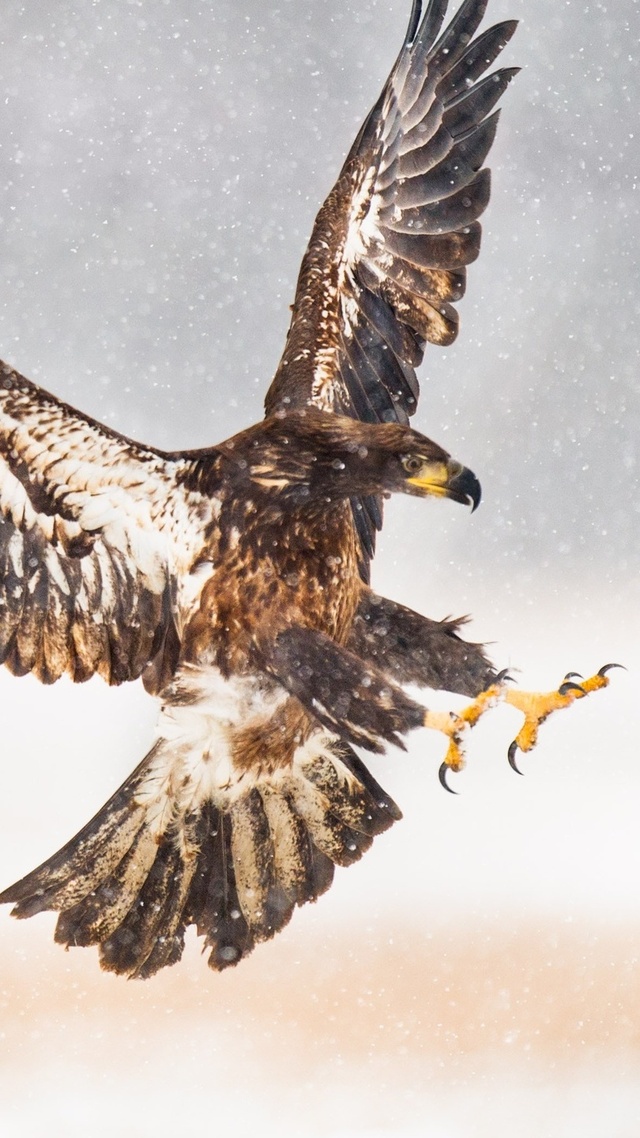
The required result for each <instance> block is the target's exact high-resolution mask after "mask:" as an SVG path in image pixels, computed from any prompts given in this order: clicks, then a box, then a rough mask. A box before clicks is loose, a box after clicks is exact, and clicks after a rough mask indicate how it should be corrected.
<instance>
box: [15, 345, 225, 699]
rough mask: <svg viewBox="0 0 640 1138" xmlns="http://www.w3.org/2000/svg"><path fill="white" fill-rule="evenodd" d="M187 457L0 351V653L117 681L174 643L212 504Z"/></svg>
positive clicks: (51, 676) (27, 668) (46, 669)
mask: <svg viewBox="0 0 640 1138" xmlns="http://www.w3.org/2000/svg"><path fill="white" fill-rule="evenodd" d="M191 457H192V456H189V455H181V454H175V455H171V454H165V453H163V452H161V451H157V450H154V449H152V448H149V447H143V446H140V445H138V444H137V443H134V442H132V441H131V440H129V439H126V438H124V437H123V436H121V435H118V434H117V433H116V432H115V431H110V430H109V429H108V428H106V427H104V426H102V425H101V424H99V423H96V422H94V421H93V420H91V419H89V418H88V417H86V416H83V415H81V414H80V413H79V412H77V411H74V410H73V408H71V407H69V406H68V405H66V404H64V403H62V402H60V401H59V400H58V399H56V398H55V397H54V396H51V395H49V394H48V393H47V392H45V391H43V390H42V389H41V388H39V387H37V385H36V384H33V383H31V382H30V381H29V380H27V379H25V378H24V377H23V376H21V375H19V374H18V373H17V372H15V371H13V369H12V368H10V367H9V366H8V365H6V364H0V663H4V664H6V665H7V666H8V667H9V668H10V670H11V671H12V672H14V673H15V674H16V675H25V674H26V673H27V672H33V673H34V674H35V675H36V676H37V677H38V679H40V680H42V681H43V682H44V683H53V682H54V681H55V680H57V679H59V677H60V676H61V675H63V674H64V673H67V674H69V675H70V676H71V677H72V678H73V679H74V680H75V681H76V682H79V681H83V680H86V679H88V678H89V677H90V676H92V675H94V674H96V673H97V674H99V675H101V676H102V677H103V678H104V679H105V680H107V681H108V682H109V683H116V684H117V683H122V682H124V681H126V680H130V679H134V678H135V677H137V676H139V675H140V674H141V673H142V672H143V670H144V669H145V668H146V667H147V666H148V665H149V664H150V663H151V662H152V661H153V659H154V656H155V654H156V653H157V652H158V651H160V650H161V649H162V650H163V651H164V646H165V645H166V644H167V643H172V640H171V635H170V631H169V626H170V624H171V622H172V621H174V620H175V619H177V618H178V617H179V613H177V611H176V610H178V609H179V603H180V597H179V592H180V589H179V583H180V581H181V580H182V579H183V578H184V577H185V576H188V573H189V569H190V568H191V566H192V564H193V563H194V562H195V561H196V560H197V558H198V556H199V555H200V553H201V550H202V545H203V532H204V530H205V528H206V526H207V523H208V522H210V521H211V518H212V511H213V510H214V508H215V503H214V502H213V501H212V500H211V498H210V497H208V498H206V499H204V498H202V497H201V496H200V495H199V494H198V492H197V491H195V490H194V489H193V488H190V489H187V487H186V485H185V478H184V474H185V472H186V471H187V470H188V469H189V466H190V461H191ZM199 461H200V462H201V461H202V456H201V455H200V456H199ZM194 506H195V507H196V509H194V508H193V507H194ZM162 671H163V669H162V668H161V669H160V671H159V674H160V672H162Z"/></svg>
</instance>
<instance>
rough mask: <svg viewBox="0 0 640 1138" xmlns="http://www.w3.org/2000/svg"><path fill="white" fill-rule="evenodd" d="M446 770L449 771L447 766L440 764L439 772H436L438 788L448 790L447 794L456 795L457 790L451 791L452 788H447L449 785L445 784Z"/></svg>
mask: <svg viewBox="0 0 640 1138" xmlns="http://www.w3.org/2000/svg"><path fill="white" fill-rule="evenodd" d="M448 770H449V767H448V766H447V764H446V763H441V764H440V770H439V771H438V778H439V780H440V786H444V788H445V790H448V791H449V794H457V793H458V791H457V790H453V789H452V788H451V787H450V786H449V783H448V782H447V771H448Z"/></svg>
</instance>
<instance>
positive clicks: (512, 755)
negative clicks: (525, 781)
mask: <svg viewBox="0 0 640 1138" xmlns="http://www.w3.org/2000/svg"><path fill="white" fill-rule="evenodd" d="M517 753H518V744H517V743H516V741H515V739H514V740H513V743H512V744H511V746H510V747H509V751H508V755H509V766H510V767H511V770H512V771H515V772H516V774H522V771H521V770H518V767H517V764H516V755H517ZM523 777H524V775H523Z"/></svg>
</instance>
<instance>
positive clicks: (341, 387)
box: [265, 0, 517, 578]
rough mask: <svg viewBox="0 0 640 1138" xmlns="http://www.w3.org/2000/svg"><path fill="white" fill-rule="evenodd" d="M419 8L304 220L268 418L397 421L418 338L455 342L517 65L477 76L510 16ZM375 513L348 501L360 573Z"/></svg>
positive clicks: (478, 9)
mask: <svg viewBox="0 0 640 1138" xmlns="http://www.w3.org/2000/svg"><path fill="white" fill-rule="evenodd" d="M420 8H421V5H420V3H418V2H417V0H415V2H414V4H413V6H412V11H411V18H410V21H409V28H408V31H407V35H406V37H405V41H404V44H403V46H402V50H401V52H400V55H399V57H398V59H397V61H396V64H395V66H394V68H393V70H392V72H391V75H390V76H389V79H388V81H387V83H386V85H385V87H384V89H383V91H382V94H381V95H380V98H379V99H378V102H377V103H376V105H375V107H374V108H373V110H372V111H371V113H370V115H369V116H368V118H367V119H366V121H365V123H364V125H363V127H362V129H361V131H360V133H359V135H358V137H357V139H356V141H355V143H354V145H353V147H352V149H351V151H350V153H349V156H348V158H347V160H346V162H345V165H344V167H343V169H342V171H341V174H340V176H339V178H338V181H337V183H336V185H335V186H334V188H333V190H332V191H331V193H330V194H329V196H328V198H327V200H326V201H325V203H324V205H323V206H322V209H321V210H320V213H319V214H318V217H317V218H316V222H315V226H314V229H313V233H312V235H311V240H310V243H309V246H308V249H307V252H306V254H305V257H304V259H303V262H302V267H301V270H300V276H299V279H298V286H297V290H296V298H295V303H294V306H293V318H292V321H291V326H290V329H289V334H288V337H287V343H286V346H285V350H284V353H283V356H282V359H281V361H280V364H279V366H278V369H277V371H276V375H275V377H274V380H273V383H272V384H271V387H270V389H269V391H268V393H267V398H266V401H265V407H266V411H267V414H273V413H275V412H276V411H279V410H285V411H286V410H289V409H292V408H294V407H301V406H305V405H307V404H309V403H311V404H315V405H316V406H319V407H321V408H322V409H323V410H326V411H336V412H339V413H341V414H347V415H352V416H353V417H354V418H357V419H363V420H366V421H368V422H375V421H378V420H382V421H385V420H387V421H388V420H394V419H395V420H398V421H400V422H407V420H408V416H409V415H411V414H413V412H414V411H415V409H416V406H417V399H418V383H417V379H416V376H415V368H416V367H418V366H419V364H420V363H421V362H422V356H423V353H424V348H425V345H426V343H427V342H431V343H435V344H441V345H444V344H449V343H451V341H452V340H453V339H454V338H455V336H456V333H457V328H458V316H457V312H456V310H455V308H453V307H452V303H455V301H457V300H459V299H460V297H461V296H462V295H463V293H464V288H465V272H466V266H467V265H468V264H470V263H471V262H472V261H474V260H475V259H476V257H477V256H478V253H479V250H480V237H481V229H480V224H479V222H478V218H479V217H480V215H481V214H482V212H483V211H484V209H485V208H486V206H487V204H488V201H489V194H490V175H489V171H488V170H487V169H485V168H484V167H483V164H484V161H485V159H486V157H487V154H488V152H489V150H490V148H491V145H492V143H493V140H494V137H495V132H496V127H497V123H498V113H497V112H496V113H494V114H490V112H491V111H493V108H494V106H495V104H496V102H497V101H498V99H499V98H500V96H501V95H502V94H503V92H504V90H505V88H506V87H507V85H508V84H509V82H510V81H511V79H512V78H513V76H514V75H515V74H516V70H517V69H514V68H503V69H501V70H498V71H497V72H495V73H493V74H491V75H488V76H484V73H485V72H486V70H487V68H488V67H490V66H491V64H492V63H493V61H494V60H495V59H496V57H497V56H498V55H499V54H500V52H501V51H502V49H503V47H504V46H505V45H506V44H507V43H508V41H509V39H510V38H511V36H512V35H513V33H514V31H515V28H516V22H515V21H505V22H503V23H500V24H496V25H495V26H494V27H492V28H489V29H488V30H487V31H485V32H483V33H481V34H480V35H478V36H477V37H476V38H475V39H474V36H475V33H476V31H477V29H478V26H479V24H480V21H481V20H482V17H483V15H484V12H485V8H486V0H464V3H462V5H461V6H460V8H459V9H458V11H457V13H456V14H455V16H454V17H453V19H452V20H451V22H450V23H449V24H448V26H446V27H445V29H444V31H442V32H441V29H442V25H443V22H444V18H445V15H446V10H447V0H430V3H429V4H428V6H427V9H426V12H425V14H424V16H423V18H422V19H421V20H420ZM483 76H484V77H483ZM360 507H361V508H360ZM381 517H382V513H381V506H380V503H376V507H375V509H373V508H372V506H371V503H368V504H367V505H361V504H360V505H359V504H358V503H354V522H355V525H356V528H357V531H358V534H359V536H360V541H361V545H362V552H363V558H362V566H361V569H362V573H363V576H364V577H365V578H366V576H367V573H368V560H369V559H370V557H371V556H372V553H373V549H374V545H375V530H376V529H377V528H379V523H380V521H381Z"/></svg>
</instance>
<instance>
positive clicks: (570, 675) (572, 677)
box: [564, 672, 584, 680]
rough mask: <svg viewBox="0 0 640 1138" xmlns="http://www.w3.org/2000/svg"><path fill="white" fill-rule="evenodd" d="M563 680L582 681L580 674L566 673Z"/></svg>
mask: <svg viewBox="0 0 640 1138" xmlns="http://www.w3.org/2000/svg"><path fill="white" fill-rule="evenodd" d="M564 678H565V680H582V679H583V678H584V677H583V676H582V675H581V674H580V672H567V674H566V676H565V677H564Z"/></svg>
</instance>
